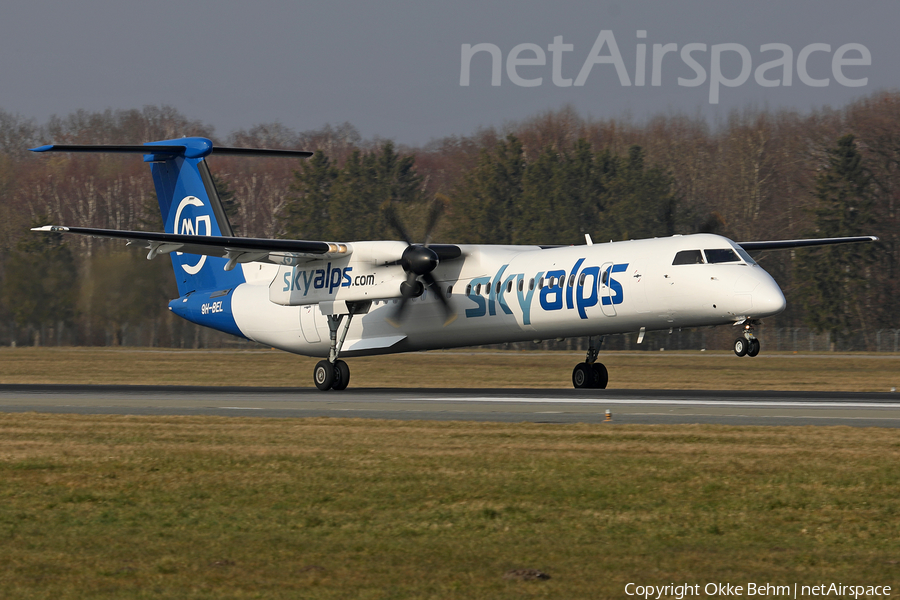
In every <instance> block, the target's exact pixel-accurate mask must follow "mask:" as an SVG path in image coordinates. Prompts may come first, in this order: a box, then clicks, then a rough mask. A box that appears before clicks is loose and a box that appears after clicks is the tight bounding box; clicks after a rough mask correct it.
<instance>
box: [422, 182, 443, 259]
mask: <svg viewBox="0 0 900 600" xmlns="http://www.w3.org/2000/svg"><path fill="white" fill-rule="evenodd" d="M444 198H446V196H444V195H443V194H435V196H434V200H433V201H432V203H431V207H430V208H429V210H428V221H427V223H426V224H425V245H426V246H427V245H428V244H429V243H430V242H431V234H432V233H434V228H435V226H436V225H437V222H438V219H440V218H441V215H442V214H444V209H445V208H446V206H445V204H444Z"/></svg>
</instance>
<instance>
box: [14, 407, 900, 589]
mask: <svg viewBox="0 0 900 600" xmlns="http://www.w3.org/2000/svg"><path fill="white" fill-rule="evenodd" d="M898 478H900V435H898V433H897V432H896V431H895V430H887V429H856V428H818V427H817V428H814V427H806V428H777V427H765V428H762V427H759V428H751V427H743V428H740V427H717V426H677V427H676V426H621V425H619V426H614V427H613V426H607V425H538V424H512V425H511V424H492V423H430V422H386V421H372V420H350V419H347V420H344V419H294V420H279V419H249V418H216V417H168V418H160V417H125V416H75V415H68V416H63V415H35V414H7V415H0V539H2V543H0V573H2V577H0V597H2V598H16V599H20V598H21V599H30V598H47V599H49V598H53V599H68V598H73V599H74V598H78V599H83V598H116V599H121V598H216V599H219V598H304V599H306V598H309V599H319V598H341V599H344V598H371V599H389V598H417V599H418V598H435V599H444V598H446V599H456V598H459V599H486V600H487V599H490V600H503V599H513V598H516V599H519V598H554V599H566V600H576V599H582V598H627V596H626V595H625V593H624V586H625V584H626V583H628V582H637V583H640V584H654V585H665V584H669V583H671V582H677V583H689V584H701V585H703V584H706V583H708V582H730V583H733V584H741V585H746V583H747V582H756V583H766V582H769V583H772V584H773V585H774V584H780V585H793V583H795V582H797V583H799V584H800V585H818V584H820V583H822V582H824V583H829V582H832V581H833V582H843V583H844V584H861V585H891V586H893V589H894V590H895V591H896V590H897V589H898V586H900V503H898V498H897V481H898ZM514 569H538V570H540V571H542V572H545V573H547V574H549V575H550V576H551V579H549V580H546V581H518V580H514V579H506V578H504V574H506V573H508V572H509V571H511V570H514Z"/></svg>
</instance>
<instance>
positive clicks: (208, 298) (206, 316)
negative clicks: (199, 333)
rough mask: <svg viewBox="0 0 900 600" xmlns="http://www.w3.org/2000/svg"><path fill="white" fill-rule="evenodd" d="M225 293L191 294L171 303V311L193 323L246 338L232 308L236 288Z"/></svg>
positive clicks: (218, 291)
mask: <svg viewBox="0 0 900 600" xmlns="http://www.w3.org/2000/svg"><path fill="white" fill-rule="evenodd" d="M225 291H226V290H217V291H209V292H191V293H190V294H187V295H186V296H182V297H181V298H176V299H175V300H172V301H171V302H169V310H171V311H172V312H174V313H175V314H176V315H178V316H179V317H181V318H182V319H185V320H187V321H190V322H191V323H196V324H197V325H202V326H203V327H209V328H210V329H216V330H218V331H224V332H225V333H230V334H231V335H236V336H239V337H242V338H246V337H247V336H245V335H244V334H243V333H242V332H241V330H240V329H239V328H238V326H237V323H236V322H235V320H234V313H233V311H232V306H231V299H232V296H233V295H234V288H232V289H230V290H227V293H224V294H223V292H225Z"/></svg>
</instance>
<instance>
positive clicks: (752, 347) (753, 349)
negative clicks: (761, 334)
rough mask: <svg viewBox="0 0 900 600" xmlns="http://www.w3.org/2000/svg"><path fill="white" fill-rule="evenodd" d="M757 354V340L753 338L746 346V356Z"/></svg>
mask: <svg viewBox="0 0 900 600" xmlns="http://www.w3.org/2000/svg"><path fill="white" fill-rule="evenodd" d="M757 354H759V340H758V339H756V338H753V339H751V340H750V341H749V343H748V344H747V356H756V355H757Z"/></svg>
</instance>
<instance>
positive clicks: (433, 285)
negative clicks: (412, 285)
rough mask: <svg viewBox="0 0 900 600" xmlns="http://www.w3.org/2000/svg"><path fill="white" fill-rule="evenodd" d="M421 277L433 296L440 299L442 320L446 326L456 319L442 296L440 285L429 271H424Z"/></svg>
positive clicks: (448, 303)
mask: <svg viewBox="0 0 900 600" xmlns="http://www.w3.org/2000/svg"><path fill="white" fill-rule="evenodd" d="M422 279H423V280H424V281H425V284H426V285H427V286H428V288H429V289H430V290H431V292H432V293H433V294H434V295H435V297H436V298H437V299H438V300H440V302H441V305H442V306H443V308H444V316H445V317H446V320H445V321H444V326H445V327H446V326H447V325H449V324H450V323H452V322H453V321H455V320H456V313H455V312H454V311H453V309H452V308H451V307H450V302H448V301H447V298H446V297H445V296H444V293H443V292H442V291H441V286H439V285H438V282H437V281H435V279H434V277H432V276H431V273H426V274H425V275H423V276H422Z"/></svg>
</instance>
